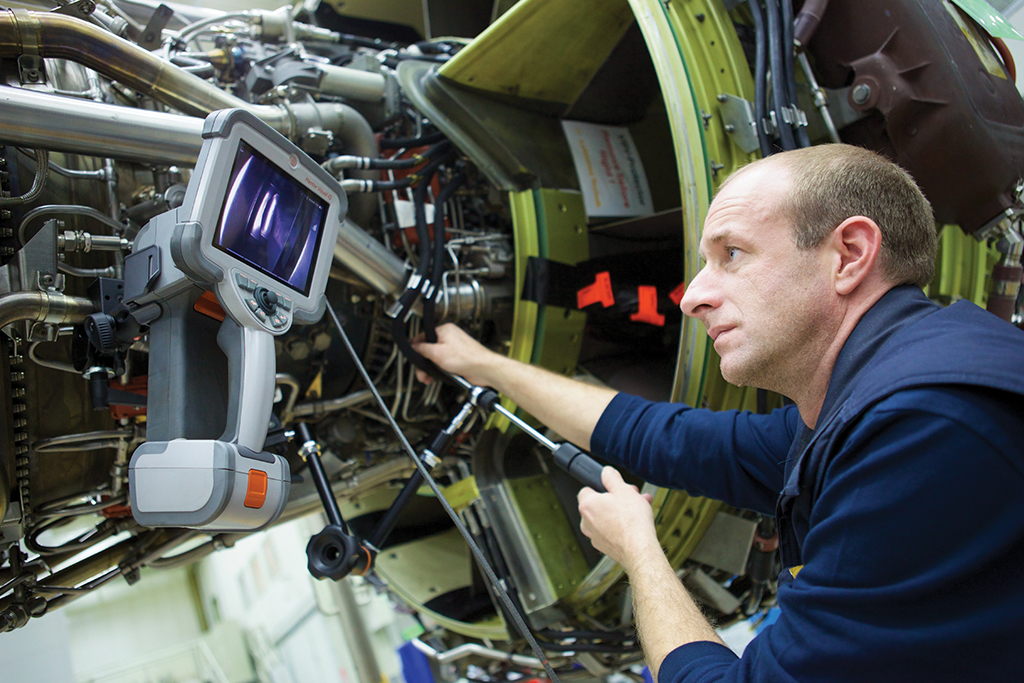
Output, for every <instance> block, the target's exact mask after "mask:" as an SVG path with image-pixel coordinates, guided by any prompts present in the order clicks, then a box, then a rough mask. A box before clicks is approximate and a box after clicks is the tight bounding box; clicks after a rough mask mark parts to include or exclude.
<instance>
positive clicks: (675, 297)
mask: <svg viewBox="0 0 1024 683" xmlns="http://www.w3.org/2000/svg"><path fill="white" fill-rule="evenodd" d="M684 294H686V283H685V282H680V283H679V286H678V287H676V288H675V289H673V290H672V291H671V292H669V293H668V298H669V299H671V300H672V303H674V304H675V305H676V306H678V305H679V302H680V301H682V300H683V295H684Z"/></svg>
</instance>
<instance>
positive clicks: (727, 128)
mask: <svg viewBox="0 0 1024 683" xmlns="http://www.w3.org/2000/svg"><path fill="white" fill-rule="evenodd" d="M725 132H726V133H735V132H736V126H734V125H732V124H731V123H727V124H725Z"/></svg>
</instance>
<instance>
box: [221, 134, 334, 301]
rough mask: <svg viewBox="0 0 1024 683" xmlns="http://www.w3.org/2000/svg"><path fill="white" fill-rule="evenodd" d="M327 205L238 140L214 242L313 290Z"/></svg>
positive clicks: (286, 280) (297, 285) (303, 289)
mask: <svg viewBox="0 0 1024 683" xmlns="http://www.w3.org/2000/svg"><path fill="white" fill-rule="evenodd" d="M326 216H327V204H326V203H325V202H324V201H323V200H321V199H320V198H319V197H317V196H316V195H314V194H313V193H312V192H311V191H309V190H308V189H306V188H305V187H304V186H303V185H301V184H300V183H299V182H298V181H297V180H296V179H294V178H292V177H291V176H289V175H286V174H285V173H283V172H282V171H280V170H279V169H278V168H277V167H276V166H275V165H273V164H272V163H270V161H268V160H267V158H266V157H264V156H263V155H262V154H260V153H259V152H257V151H256V150H255V149H253V148H252V146H250V145H249V144H248V143H246V142H244V141H243V142H240V143H239V147H238V153H237V154H236V155H235V165H234V168H233V169H232V171H231V178H230V180H229V181H228V188H227V193H226V196H225V199H224V206H223V208H222V209H221V214H220V221H219V222H218V224H217V233H216V235H215V236H214V240H213V245H214V246H215V247H217V248H218V249H220V250H221V251H225V252H227V253H229V254H231V255H232V256H235V257H236V258H238V259H241V260H242V261H245V262H246V263H248V264H249V265H251V266H253V267H254V268H257V269H258V270H260V271H262V272H264V273H266V274H267V275H269V276H271V277H272V278H274V279H275V280H278V281H279V282H281V283H282V284H285V285H287V286H288V287H291V288H292V289H294V290H296V291H299V292H302V294H303V295H304V296H307V295H308V294H309V288H310V285H311V284H312V282H311V280H312V275H313V266H314V263H313V260H314V259H315V258H316V254H317V250H318V248H319V246H320V238H321V236H322V234H323V223H324V220H325V218H326Z"/></svg>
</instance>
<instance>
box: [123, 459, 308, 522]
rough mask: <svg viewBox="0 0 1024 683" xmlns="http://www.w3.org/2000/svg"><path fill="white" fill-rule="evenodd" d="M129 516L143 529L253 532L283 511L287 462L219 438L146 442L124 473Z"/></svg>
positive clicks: (288, 477)
mask: <svg viewBox="0 0 1024 683" xmlns="http://www.w3.org/2000/svg"><path fill="white" fill-rule="evenodd" d="M128 484H129V490H130V492H131V502H132V515H133V516H134V517H135V519H136V521H138V522H139V523H140V524H142V525H144V526H154V527H167V526H175V527H187V528H192V529H206V530H213V531H255V530H258V529H263V528H265V527H267V526H269V525H270V524H271V523H272V522H273V521H274V520H275V519H277V517H278V516H279V515H280V514H281V511H282V510H284V506H285V503H287V501H288V491H289V489H290V487H291V471H290V469H289V467H288V461H287V460H285V459H284V458H282V457H281V456H279V455H275V454H273V453H255V452H252V451H249V450H248V449H245V448H239V447H238V446H237V445H236V444H233V443H228V442H226V441H217V440H212V439H208V440H198V439H176V440H173V441H163V442H160V441H157V442H146V443H144V444H142V445H141V446H139V447H138V448H137V449H136V450H135V453H134V455H132V460H131V464H130V465H129V470H128Z"/></svg>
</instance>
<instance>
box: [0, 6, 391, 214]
mask: <svg viewBox="0 0 1024 683" xmlns="http://www.w3.org/2000/svg"><path fill="white" fill-rule="evenodd" d="M27 47H31V49H33V50H35V51H36V52H38V54H39V55H40V56H42V57H51V58H57V59H68V60H71V61H73V62H77V63H79V64H82V65H83V66H86V67H88V68H90V69H93V70H94V71H96V72H98V73H100V74H103V75H104V76H106V77H107V78H110V79H111V80H115V81H118V82H120V83H122V84H124V85H126V86H128V87H130V88H132V89H133V90H135V91H137V92H139V93H141V94H143V95H147V96H149V97H152V98H153V99H155V100H157V101H159V102H162V103H164V104H166V105H168V106H170V107H173V108H174V109H177V110H178V111H180V112H183V113H185V114H188V115H189V116H195V117H203V118H205V117H206V116H207V115H208V114H210V112H213V111H217V110H218V109H236V108H237V109H245V110H247V111H249V112H252V113H253V114H254V115H255V116H257V117H258V118H259V119H260V120H262V121H264V122H266V123H267V124H268V125H270V126H271V127H272V128H273V129H274V130H276V131H278V132H280V133H281V134H282V135H285V136H286V137H288V138H290V139H292V140H298V139H299V138H301V137H302V136H304V135H305V134H306V131H308V130H309V129H310V128H322V129H324V130H327V131H331V132H333V133H334V134H335V135H337V136H338V137H339V138H340V139H341V141H342V142H343V143H344V148H345V151H346V152H347V153H349V154H355V155H358V156H367V157H377V156H379V153H380V150H379V148H378V147H377V139H376V138H375V137H374V135H373V129H372V128H371V127H370V124H369V123H367V121H366V119H365V118H364V117H363V116H362V115H361V114H360V113H359V112H357V111H356V110H355V109H353V108H352V107H349V106H348V105H345V104H341V103H338V102H312V103H296V104H282V105H258V104H250V103H249V102H246V101H245V100H242V99H240V98H238V97H235V96H234V95H231V94H229V93H227V92H225V91H223V90H221V89H220V88H218V87H217V86H216V85H214V84H212V83H209V82H207V81H204V80H203V79H201V78H199V77H198V76H195V75H193V74H191V73H189V72H187V71H185V70H184V69H181V68H179V67H177V66H175V65H174V64H171V63H169V62H165V61H163V60H161V59H159V58H158V57H156V56H155V55H153V54H152V53H150V52H148V51H146V50H144V49H142V48H141V47H139V46H137V45H134V44H132V43H129V42H128V41H126V40H123V39H121V38H118V37H117V36H115V35H113V34H111V33H108V32H106V31H103V30H102V29H100V28H98V27H96V26H93V25H92V24H90V23H88V22H85V21H81V20H79V19H75V18H73V17H69V16H66V15H62V14H53V13H49V12H29V11H26V10H7V11H4V12H0V57H17V56H19V55H21V54H23V53H24V51H25V49H26V48H27ZM85 104H93V103H86V102H82V101H76V102H75V105H74V106H76V107H78V106H84V105H85ZM68 106H69V105H66V104H65V105H59V106H58V107H57V108H58V109H60V108H63V107H68ZM114 109H121V108H120V107H116V108H114ZM87 111H88V112H91V114H92V118H93V119H94V121H95V123H97V124H99V130H102V131H105V130H109V129H110V128H111V127H114V128H116V130H117V132H118V133H120V134H122V135H124V136H127V137H128V138H130V139H131V138H137V137H138V136H139V132H137V131H133V130H132V125H131V119H132V118H133V116H132V115H131V114H127V113H121V114H110V116H111V117H112V120H111V121H109V122H108V121H103V120H95V113H96V112H97V111H98V110H95V109H90V110H87ZM128 111H133V110H130V109H129V110H128ZM135 111H137V110H135ZM36 113H37V115H38V114H39V113H41V112H36ZM72 113H74V112H72ZM147 113H149V114H153V113H154V112H147ZM164 116H166V115H164ZM169 118H170V117H168V119H169ZM177 118H182V117H177ZM5 119H6V116H5ZM119 119H127V121H123V120H119ZM168 119H165V123H166V124H167V129H168V131H169V132H170V133H171V135H172V138H178V137H179V136H180V133H181V132H182V131H181V126H186V127H187V126H188V125H189V124H181V123H178V124H175V123H173V122H171V121H169V120H168ZM22 122H23V123H24V120H23V121H22ZM51 122H52V120H51ZM5 123H6V121H5ZM62 124H63V122H62ZM38 127H39V128H41V126H38ZM61 128H63V125H60V126H51V127H50V129H51V130H60V129H61ZM199 132H200V133H201V132H202V124H201V123H200V124H199ZM83 134H86V135H88V134H87V133H83ZM92 135H93V136H96V135H98V134H92ZM36 137H37V138H38V137H39V135H38V134H37V135H36ZM117 137H118V136H116V135H115V136H111V139H114V140H116V139H117ZM149 140H150V141H151V142H152V143H153V144H154V145H159V144H160V142H161V141H162V136H160V135H156V136H153V137H151V138H149ZM11 141H12V142H18V143H19V144H25V145H30V146H39V147H44V146H45V145H43V144H40V142H42V141H38V142H36V143H32V142H29V141H28V140H27V139H25V138H23V139H22V140H20V141H18V140H13V139H12V140H11ZM200 142H201V140H199V141H197V143H196V144H197V145H198V144H199V143H200ZM58 144H59V143H58ZM118 147H123V143H122V144H114V145H113V151H111V150H106V151H105V152H104V153H102V154H100V153H98V152H95V151H85V150H84V149H65V147H63V146H53V147H48V149H60V150H62V151H75V152H81V153H86V154H97V155H98V156H104V157H116V158H124V159H132V160H138V161H145V162H150V161H152V160H150V159H140V158H138V156H137V155H134V156H127V155H121V156H119V155H118V154H116V153H115V152H116V151H117V149H118ZM129 147H130V150H131V151H132V152H137V150H136V149H135V146H134V145H130V146H129ZM194 159H195V157H192V161H185V163H193V162H194ZM170 160H171V159H170V158H169V157H164V163H166V162H167V161H170ZM176 163H182V162H180V161H176ZM352 176H353V177H356V178H363V177H365V178H370V177H374V176H373V172H372V171H357V172H354V173H353V174H352ZM375 208H376V203H375V202H374V201H373V198H371V197H366V198H362V197H360V198H358V199H354V201H353V202H352V205H351V206H350V209H349V210H350V212H351V213H352V215H353V217H354V218H355V219H356V220H357V221H362V222H365V221H366V220H368V219H369V217H370V215H372V213H373V211H374V210H375Z"/></svg>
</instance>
